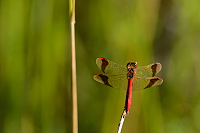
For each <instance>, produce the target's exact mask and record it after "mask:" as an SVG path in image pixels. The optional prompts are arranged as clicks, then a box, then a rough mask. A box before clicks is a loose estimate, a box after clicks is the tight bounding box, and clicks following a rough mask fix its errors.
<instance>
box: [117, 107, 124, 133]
mask: <svg viewBox="0 0 200 133" xmlns="http://www.w3.org/2000/svg"><path fill="white" fill-rule="evenodd" d="M125 117H126V110H125V109H124V111H123V113H122V116H121V119H120V122H119V125H118V130H117V133H121V130H122V126H123V123H124V119H125Z"/></svg>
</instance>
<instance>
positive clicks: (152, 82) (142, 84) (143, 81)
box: [133, 77, 163, 91]
mask: <svg viewBox="0 0 200 133" xmlns="http://www.w3.org/2000/svg"><path fill="white" fill-rule="evenodd" d="M162 82H163V79H161V78H158V77H145V78H144V77H136V78H135V79H134V80H133V90H134V91H137V90H142V89H146V88H150V87H153V86H156V85H160V84H162Z"/></svg>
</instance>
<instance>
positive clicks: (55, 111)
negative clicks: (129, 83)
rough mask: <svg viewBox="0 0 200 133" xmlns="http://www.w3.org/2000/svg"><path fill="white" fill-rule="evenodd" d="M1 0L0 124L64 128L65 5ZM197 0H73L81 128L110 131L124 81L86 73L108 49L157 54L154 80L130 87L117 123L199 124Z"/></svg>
mask: <svg viewBox="0 0 200 133" xmlns="http://www.w3.org/2000/svg"><path fill="white" fill-rule="evenodd" d="M68 4H69V3H68V1H64V0H58V1H54V0H50V1H45V0H42V1H40V0H32V1H30V0H29V1H25V0H17V1H14V0H1V1H0V132H1V133H55V132H56V133H66V132H67V133H70V132H72V129H71V128H72V124H71V122H72V121H71V119H72V117H71V114H72V112H71V111H72V109H71V88H70V86H71V85H70V83H71V79H70V74H71V71H70V61H71V60H70V40H69V38H70V37H69V36H70V31H69V7H68ZM199 5H200V1H198V0H191V1H188V0H182V1H178V0H168V1H165V0H160V1H159V0H151V1H148V0H125V1H124V0H115V1H114V0H101V1H100V0H99V1H89V0H85V1H76V50H77V53H76V55H77V80H78V83H77V85H78V109H79V111H78V114H79V116H78V117H79V132H80V133H115V132H116V131H117V125H118V122H119V120H120V116H121V114H122V111H123V107H124V102H125V94H126V92H125V91H122V90H118V89H113V88H109V87H107V86H104V85H102V84H100V83H97V82H96V81H94V80H93V75H94V74H97V73H101V72H100V70H99V69H98V68H97V66H96V64H95V59H96V58H97V57H105V58H107V59H109V60H112V61H114V62H116V63H119V64H126V63H127V62H130V61H137V62H138V66H141V65H148V64H150V63H153V62H160V63H161V64H162V65H163V69H162V71H161V73H160V74H159V77H161V78H163V79H164V82H163V84H162V85H161V86H159V87H153V88H151V89H147V90H144V91H137V92H133V98H132V107H131V110H130V114H129V116H128V117H126V119H125V122H124V126H123V129H122V133H132V132H135V133H162V132H164V133H197V132H200V113H199V112H200V87H199V86H200V82H199V81H200V70H199V68H200V59H199V57H200V52H199V50H200V14H199Z"/></svg>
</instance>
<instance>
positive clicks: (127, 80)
mask: <svg viewBox="0 0 200 133" xmlns="http://www.w3.org/2000/svg"><path fill="white" fill-rule="evenodd" d="M96 64H97V66H98V67H99V69H100V70H101V71H102V72H103V73H104V74H96V75H94V77H93V78H94V79H95V80H96V81H97V82H100V83H102V84H105V85H107V86H110V87H113V88H118V89H122V90H126V89H127V92H126V100H125V106H124V110H125V112H126V115H128V114H129V110H130V107H131V98H132V91H137V90H142V89H147V88H150V87H153V86H156V85H161V84H162V82H163V79H161V78H159V77H155V76H156V74H157V73H159V72H160V70H161V68H162V65H161V64H160V63H153V64H150V65H147V66H137V62H129V63H127V65H120V64H117V63H114V62H112V61H110V60H107V59H105V58H103V57H99V58H97V59H96Z"/></svg>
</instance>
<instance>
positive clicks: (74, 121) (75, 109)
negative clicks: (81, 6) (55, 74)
mask: <svg viewBox="0 0 200 133" xmlns="http://www.w3.org/2000/svg"><path fill="white" fill-rule="evenodd" d="M70 26H71V54H72V55H71V57H72V59H71V61H72V62H71V63H72V77H71V78H72V114H73V116H72V125H73V127H72V130H73V133H78V107H77V82H76V49H75V0H72V12H71V24H70Z"/></svg>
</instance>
